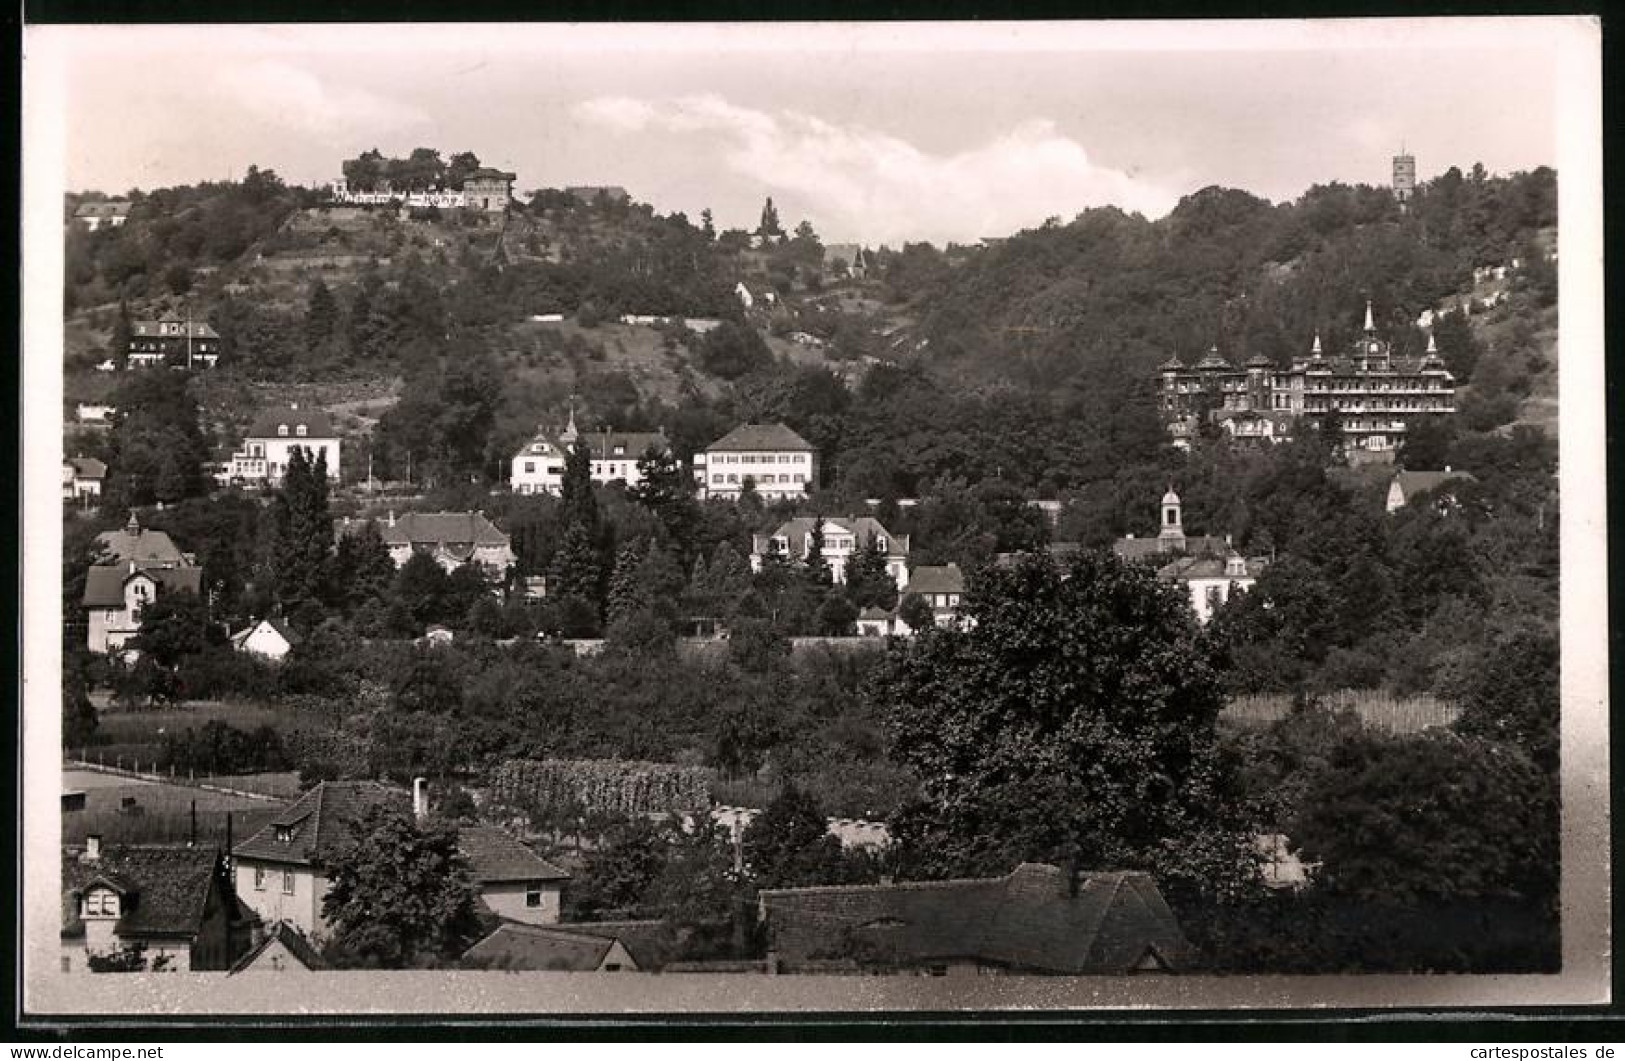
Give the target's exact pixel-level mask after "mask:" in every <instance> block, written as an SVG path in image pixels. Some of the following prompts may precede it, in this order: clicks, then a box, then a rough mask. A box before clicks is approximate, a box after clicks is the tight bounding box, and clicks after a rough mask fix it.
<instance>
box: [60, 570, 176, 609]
mask: <svg viewBox="0 0 1625 1061" xmlns="http://www.w3.org/2000/svg"><path fill="white" fill-rule="evenodd" d="M137 575H145V576H146V577H148V578H150V579H152V580H153V581H154V582H156V583H157V584H158V593H159V595H160V596H162V595H163V594H165V593H201V592H202V589H203V569H202V568H201V567H142V566H140V565H139V564H135V565H128V564H127V565H125V566H121V567H113V566H105V565H96V566H93V567H91V568H90V570H88V571H86V572H85V596H84V600H83V603H84V606H85V607H87V608H122V607H124V584H125V583H126V582H128V581H130V579H132V578H135V577H136V576H137Z"/></svg>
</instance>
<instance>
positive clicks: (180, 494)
mask: <svg viewBox="0 0 1625 1061" xmlns="http://www.w3.org/2000/svg"><path fill="white" fill-rule="evenodd" d="M113 404H114V406H115V407H116V408H117V409H118V412H117V413H116V414H114V417H113V430H112V431H111V432H110V438H109V441H108V461H107V463H108V465H109V466H110V467H111V469H112V477H111V480H110V481H109V483H108V496H107V504H108V505H109V507H111V508H114V509H125V508H134V507H137V506H145V505H150V504H153V503H154V502H158V501H162V502H164V503H165V504H174V503H176V502H178V501H181V500H183V499H185V498H188V497H200V496H202V495H203V494H206V493H207V492H208V490H209V480H208V477H207V476H205V475H204V473H203V464H204V461H205V460H206V459H207V458H208V452H209V449H208V442H207V440H206V439H205V438H204V436H203V429H202V427H201V426H200V425H201V423H202V416H201V413H200V410H199V408H198V404H197V400H196V398H194V397H193V396H192V393H191V377H190V374H188V373H181V372H130V373H126V374H125V378H124V379H123V380H122V381H121V382H120V385H119V388H118V390H117V391H115V392H114V397H113Z"/></svg>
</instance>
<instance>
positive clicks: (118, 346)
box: [107, 298, 135, 369]
mask: <svg viewBox="0 0 1625 1061" xmlns="http://www.w3.org/2000/svg"><path fill="white" fill-rule="evenodd" d="M134 334H135V329H134V328H133V327H132V326H131V324H130V304H129V303H128V302H126V301H125V300H124V299H122V298H121V299H119V300H118V317H117V318H115V319H114V321H113V336H112V338H111V339H109V340H108V344H107V356H108V357H109V358H111V359H112V361H113V364H115V365H116V366H118V367H119V368H120V369H123V368H126V367H127V366H128V365H129V358H130V337H131V336H132V335H134Z"/></svg>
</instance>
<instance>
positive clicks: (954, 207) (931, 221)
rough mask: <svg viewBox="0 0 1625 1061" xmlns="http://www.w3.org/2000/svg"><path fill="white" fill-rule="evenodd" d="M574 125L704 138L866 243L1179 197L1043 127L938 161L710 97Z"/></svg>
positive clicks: (587, 105)
mask: <svg viewBox="0 0 1625 1061" xmlns="http://www.w3.org/2000/svg"><path fill="white" fill-rule="evenodd" d="M576 117H577V118H578V119H579V120H581V121H582V122H583V123H585V124H589V125H593V126H596V127H598V128H600V129H607V130H611V131H614V132H618V133H625V134H632V133H646V132H651V131H654V132H664V133H669V134H675V135H679V136H695V137H703V138H707V139H710V140H711V141H713V142H714V143H713V146H714V147H715V148H716V149H717V151H718V157H720V158H721V160H722V161H723V162H724V163H725V164H726V165H727V167H728V168H729V169H730V170H731V171H732V172H733V173H734V174H736V175H738V176H741V177H745V178H748V179H750V180H751V181H753V182H756V183H758V184H760V185H762V186H764V187H767V188H769V189H773V190H775V191H782V192H784V193H786V194H787V197H788V196H789V194H791V193H793V195H794V198H795V199H796V200H797V201H798V202H799V203H802V204H805V207H806V209H807V210H808V212H809V213H810V214H812V220H813V221H814V223H815V225H816V226H817V227H818V228H819V230H820V231H821V232H825V233H826V237H827V236H828V234H831V233H833V234H834V235H835V237H836V238H841V239H861V240H862V241H864V242H866V243H890V244H892V245H894V246H895V245H897V244H899V243H901V242H903V241H904V240H921V239H930V240H933V241H938V242H941V241H944V240H949V239H952V240H958V241H962V242H963V241H969V240H975V239H977V238H979V237H980V236H984V235H996V234H997V235H1002V234H1005V233H1008V232H1012V231H1014V230H1016V229H1019V228H1024V227H1030V226H1033V225H1036V224H1039V223H1041V222H1042V221H1043V220H1044V219H1045V218H1046V217H1050V216H1054V215H1059V216H1061V217H1065V218H1070V217H1071V216H1072V215H1074V214H1076V213H1078V212H1079V211H1080V210H1083V209H1085V208H1086V207H1090V206H1101V205H1106V204H1112V205H1116V206H1120V207H1122V208H1123V209H1125V210H1131V211H1132V210H1138V211H1141V212H1143V213H1146V214H1148V215H1153V216H1155V215H1160V214H1162V213H1165V212H1166V211H1167V210H1168V209H1170V208H1171V207H1172V206H1173V205H1174V203H1175V202H1176V201H1177V199H1178V195H1177V193H1175V192H1173V191H1172V190H1170V189H1169V188H1167V187H1164V186H1161V185H1159V184H1157V183H1155V182H1152V181H1149V180H1145V179H1142V178H1139V177H1135V176H1131V175H1130V174H1128V173H1125V172H1123V171H1121V170H1115V169H1111V168H1109V167H1106V166H1101V165H1099V164H1097V163H1095V162H1094V161H1092V160H1091V159H1090V158H1089V154H1088V152H1087V151H1086V150H1085V149H1084V147H1083V145H1082V144H1079V143H1078V142H1077V141H1075V140H1072V139H1071V138H1069V137H1067V136H1066V135H1064V134H1063V133H1062V132H1061V131H1060V130H1059V129H1058V128H1057V127H1056V125H1055V123H1054V122H1052V121H1050V120H1048V119H1044V118H1034V119H1030V120H1028V121H1025V122H1022V123H1020V124H1019V125H1016V126H1014V127H1013V128H1011V129H1010V130H1009V131H1007V132H1005V133H1004V134H1002V135H1000V136H997V137H995V138H993V139H992V140H990V141H988V142H986V143H983V144H980V145H977V146H973V147H970V148H967V149H965V150H962V151H959V152H957V153H950V154H938V153H932V152H928V151H925V150H922V149H921V148H919V147H916V146H915V145H914V144H912V143H910V142H909V141H907V140H904V139H902V138H900V137H897V136H893V135H891V134H889V133H884V132H880V131H878V130H875V129H869V128H865V127H862V126H857V125H842V124H836V123H833V122H829V121H826V120H824V119H822V118H818V117H816V116H814V115H810V114H805V113H800V112H795V111H778V112H775V113H768V112H766V111H760V110H754V109H751V108H748V107H741V106H738V105H736V104H733V103H730V102H729V101H727V100H726V99H724V98H722V97H721V96H717V95H714V94H705V95H695V96H684V97H680V98H677V99H671V100H662V101H649V100H640V99H632V98H628V97H624V96H606V97H599V98H596V99H591V100H587V101H585V102H583V103H581V104H578V105H577V107H576Z"/></svg>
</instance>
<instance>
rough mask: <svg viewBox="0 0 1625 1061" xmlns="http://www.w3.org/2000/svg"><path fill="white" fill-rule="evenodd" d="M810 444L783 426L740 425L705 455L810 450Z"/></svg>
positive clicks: (710, 447)
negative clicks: (755, 451) (748, 451)
mask: <svg viewBox="0 0 1625 1061" xmlns="http://www.w3.org/2000/svg"><path fill="white" fill-rule="evenodd" d="M812 448H813V447H812V443H810V442H808V441H807V440H806V439H804V438H802V437H801V436H800V435H798V434H796V433H795V432H794V431H792V430H790V429H789V428H788V427H785V426H784V425H783V424H741V425H740V426H738V427H736V428H734V429H733V430H732V431H730V432H728V433H727V434H726V435H723V436H722V437H721V438H719V439H717V440H716V441H715V442H713V443H711V444H710V445H709V446H707V447H705V451H706V452H707V453H723V452H728V451H741V450H806V451H809V452H810V451H811V450H812Z"/></svg>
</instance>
